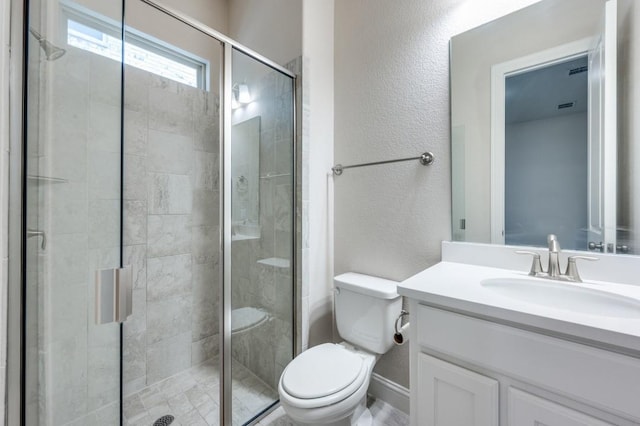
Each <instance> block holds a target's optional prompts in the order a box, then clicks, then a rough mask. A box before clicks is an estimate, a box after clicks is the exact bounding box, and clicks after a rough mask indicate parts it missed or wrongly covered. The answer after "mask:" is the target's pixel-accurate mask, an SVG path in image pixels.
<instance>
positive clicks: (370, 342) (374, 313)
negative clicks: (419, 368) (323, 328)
mask: <svg viewBox="0 0 640 426" xmlns="http://www.w3.org/2000/svg"><path fill="white" fill-rule="evenodd" d="M334 282H335V286H336V294H335V310H336V324H337V326H338V333H340V336H341V337H342V338H343V339H344V340H346V341H347V342H349V343H352V344H353V345H355V346H358V347H360V348H362V349H366V350H368V351H371V352H375V353H378V354H383V353H386V352H387V351H388V350H389V349H391V347H392V346H393V333H394V329H393V327H394V323H395V320H396V318H398V315H400V311H401V310H402V297H401V296H400V295H398V290H397V284H398V283H397V282H395V281H390V280H386V279H384V278H378V277H372V276H370V275H363V274H357V273H355V272H347V273H346V274H342V275H338V276H337V277H335V278H334Z"/></svg>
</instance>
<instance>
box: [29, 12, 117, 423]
mask: <svg viewBox="0 0 640 426" xmlns="http://www.w3.org/2000/svg"><path fill="white" fill-rule="evenodd" d="M98 18H101V19H102V22H104V23H105V25H104V27H102V31H89V30H88V29H87V26H86V25H87V23H88V22H90V21H94V20H96V19H98ZM121 22H122V10H121V7H120V2H100V4H99V10H98V9H96V10H91V9H89V8H87V7H86V6H80V5H79V4H76V3H72V2H70V1H55V0H40V1H37V0H36V1H31V2H29V16H28V20H27V25H28V61H27V70H28V74H27V115H26V126H27V128H26V174H27V176H26V182H25V188H26V208H25V223H26V235H25V247H26V256H25V262H26V275H25V281H24V286H25V287H24V291H25V300H24V311H25V316H26V324H25V330H24V341H25V366H24V368H25V393H24V398H25V413H24V414H25V424H27V425H64V424H93V425H100V424H105V425H114V424H118V422H119V416H120V374H119V372H120V326H119V324H117V323H109V324H102V325H97V323H96V303H95V300H96V294H95V273H96V270H100V269H105V268H118V267H120V266H121V261H122V259H121V254H122V253H121V230H122V222H121V219H122V214H121V212H122V204H121V191H120V184H121V154H122V153H121V137H120V128H121V96H120V93H121V71H122V61H121V57H122V55H121V38H120V33H121Z"/></svg>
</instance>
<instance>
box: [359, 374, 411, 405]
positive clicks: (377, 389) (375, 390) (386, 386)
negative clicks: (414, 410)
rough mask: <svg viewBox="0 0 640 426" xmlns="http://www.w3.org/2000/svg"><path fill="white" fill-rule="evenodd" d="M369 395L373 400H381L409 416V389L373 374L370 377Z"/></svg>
mask: <svg viewBox="0 0 640 426" xmlns="http://www.w3.org/2000/svg"><path fill="white" fill-rule="evenodd" d="M369 394H371V396H373V397H374V398H377V399H381V400H382V401H384V402H386V403H387V404H389V405H391V406H392V407H394V408H397V409H398V410H400V411H402V412H404V413H407V414H409V401H410V399H409V389H407V388H405V387H404V386H400V385H399V384H397V383H396V382H392V381H391V380H389V379H387V378H385V377H382V376H381V375H379V374H378V373H373V375H372V376H371V383H370V384H369Z"/></svg>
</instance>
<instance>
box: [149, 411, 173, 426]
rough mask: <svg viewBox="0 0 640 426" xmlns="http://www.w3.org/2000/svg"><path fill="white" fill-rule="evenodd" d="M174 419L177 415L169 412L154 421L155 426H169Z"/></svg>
mask: <svg viewBox="0 0 640 426" xmlns="http://www.w3.org/2000/svg"><path fill="white" fill-rule="evenodd" d="M174 419H175V417H173V416H172V415H170V414H167V415H166V416H162V417H160V418H159V419H158V420H156V421H155V422H153V426H169V425H170V424H171V423H173V420H174Z"/></svg>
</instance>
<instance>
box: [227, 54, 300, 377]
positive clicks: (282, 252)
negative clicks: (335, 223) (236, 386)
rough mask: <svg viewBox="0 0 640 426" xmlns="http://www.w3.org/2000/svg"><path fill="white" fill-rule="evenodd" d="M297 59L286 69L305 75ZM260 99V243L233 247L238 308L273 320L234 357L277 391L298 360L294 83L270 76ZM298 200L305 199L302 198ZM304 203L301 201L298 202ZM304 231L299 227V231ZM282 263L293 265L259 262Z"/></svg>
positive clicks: (236, 343)
mask: <svg viewBox="0 0 640 426" xmlns="http://www.w3.org/2000/svg"><path fill="white" fill-rule="evenodd" d="M301 65H302V60H301V58H297V59H295V60H293V61H291V62H290V63H288V64H287V68H288V69H291V70H292V71H294V72H296V73H297V74H298V75H299V74H300V72H301ZM252 90H255V91H256V92H257V93H259V94H260V96H259V99H257V101H256V103H255V105H254V106H253V108H254V109H253V113H254V114H257V115H260V117H261V129H260V130H261V131H260V176H263V177H264V176H269V175H285V176H281V177H274V178H268V179H264V178H263V179H261V180H260V238H259V239H247V240H239V241H233V242H232V254H231V264H232V270H231V274H232V275H231V276H232V305H233V308H239V307H246V306H251V307H256V308H259V309H262V310H264V311H265V312H267V313H268V315H269V320H268V321H267V322H265V323H263V324H262V325H260V326H258V327H256V328H255V329H252V330H248V331H245V332H242V333H238V334H234V335H233V336H232V355H233V357H234V358H235V359H236V360H238V361H239V362H241V363H242V364H243V365H244V366H246V367H247V368H248V369H249V370H250V371H252V372H253V373H254V374H256V375H257V376H258V377H260V379H262V380H263V381H264V382H265V383H267V384H269V385H270V386H272V387H273V388H274V389H277V384H278V380H279V378H280V375H281V373H282V371H283V369H284V367H285V366H286V365H287V363H288V362H289V361H290V360H291V359H292V354H293V350H294V348H293V335H294V334H293V333H294V332H295V329H294V325H293V309H294V303H293V292H294V283H293V281H292V279H293V274H292V269H293V267H294V266H295V265H292V264H291V263H290V261H291V259H292V250H293V246H292V237H296V238H299V236H294V235H293V229H292V214H293V212H292V201H293V200H292V197H293V191H294V190H297V191H300V188H301V187H298V188H292V186H291V173H292V172H293V167H294V164H293V162H292V160H293V158H292V149H293V143H294V140H293V137H292V136H293V130H294V129H293V122H292V120H291V117H292V113H293V111H292V108H293V104H292V102H291V95H292V90H293V89H292V85H291V83H290V80H289V79H288V78H286V77H283V76H282V75H281V74H279V73H275V72H271V73H269V74H267V75H266V76H264V77H263V78H262V79H261V80H260V82H259V83H258V84H256V85H254V86H253V87H252ZM298 194H300V193H299V192H298ZM298 200H300V198H298ZM298 229H300V227H298ZM270 258H279V259H286V260H288V261H289V264H288V265H277V264H265V262H258V261H259V260H264V259H270Z"/></svg>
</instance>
